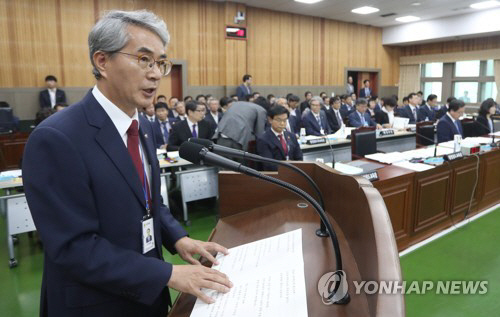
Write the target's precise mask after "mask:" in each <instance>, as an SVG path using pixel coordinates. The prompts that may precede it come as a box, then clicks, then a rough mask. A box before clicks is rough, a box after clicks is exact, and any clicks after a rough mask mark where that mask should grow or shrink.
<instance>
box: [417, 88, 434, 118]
mask: <svg viewBox="0 0 500 317" xmlns="http://www.w3.org/2000/svg"><path fill="white" fill-rule="evenodd" d="M436 105H437V96H436V95H434V94H430V95H429V96H428V97H427V103H425V104H424V105H422V106H421V107H420V109H418V111H419V117H420V118H421V119H422V120H423V121H436V111H435V110H434V107H436Z"/></svg>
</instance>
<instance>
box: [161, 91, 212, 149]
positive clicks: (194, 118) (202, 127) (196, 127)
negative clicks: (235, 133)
mask: <svg viewBox="0 0 500 317" xmlns="http://www.w3.org/2000/svg"><path fill="white" fill-rule="evenodd" d="M183 107H184V106H183ZM186 109H187V118H186V120H182V121H179V122H177V123H176V124H175V125H174V126H173V127H172V132H171V133H170V135H169V136H168V145H167V151H178V150H179V147H180V146H181V144H182V143H183V142H184V141H187V140H188V139H189V138H201V139H211V138H212V136H213V135H214V130H212V127H210V124H209V123H208V122H206V121H203V117H204V115H205V111H206V107H205V105H204V104H202V103H200V102H198V101H190V102H188V103H186ZM177 112H179V108H177ZM179 113H180V112H179Z"/></svg>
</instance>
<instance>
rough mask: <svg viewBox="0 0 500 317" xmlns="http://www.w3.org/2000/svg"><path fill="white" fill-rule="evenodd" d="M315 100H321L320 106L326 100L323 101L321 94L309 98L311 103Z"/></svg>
mask: <svg viewBox="0 0 500 317" xmlns="http://www.w3.org/2000/svg"><path fill="white" fill-rule="evenodd" d="M313 100H316V101H319V104H320V106H324V105H325V102H324V101H323V99H322V98H321V97H320V96H314V97H312V98H311V100H309V104H311V101H313Z"/></svg>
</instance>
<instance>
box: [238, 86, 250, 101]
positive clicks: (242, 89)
mask: <svg viewBox="0 0 500 317" xmlns="http://www.w3.org/2000/svg"><path fill="white" fill-rule="evenodd" d="M247 88H248V89H247ZM249 91H250V92H249ZM251 94H252V87H250V86H246V85H244V84H241V85H239V86H238V88H236V95H237V96H238V100H239V101H246V100H247V99H246V98H247V96H248V95H251Z"/></svg>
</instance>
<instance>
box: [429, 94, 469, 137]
mask: <svg viewBox="0 0 500 317" xmlns="http://www.w3.org/2000/svg"><path fill="white" fill-rule="evenodd" d="M464 111H465V103H464V102H463V101H462V100H457V99H455V100H452V101H451V102H450V104H449V105H448V112H447V113H446V114H445V115H444V116H443V117H442V118H441V119H439V122H438V124H437V127H436V133H437V141H438V143H441V142H447V141H451V140H453V139H454V138H455V134H460V135H461V136H462V137H463V136H464V132H463V129H462V124H461V123H460V119H459V118H460V117H461V116H463V114H464Z"/></svg>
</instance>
